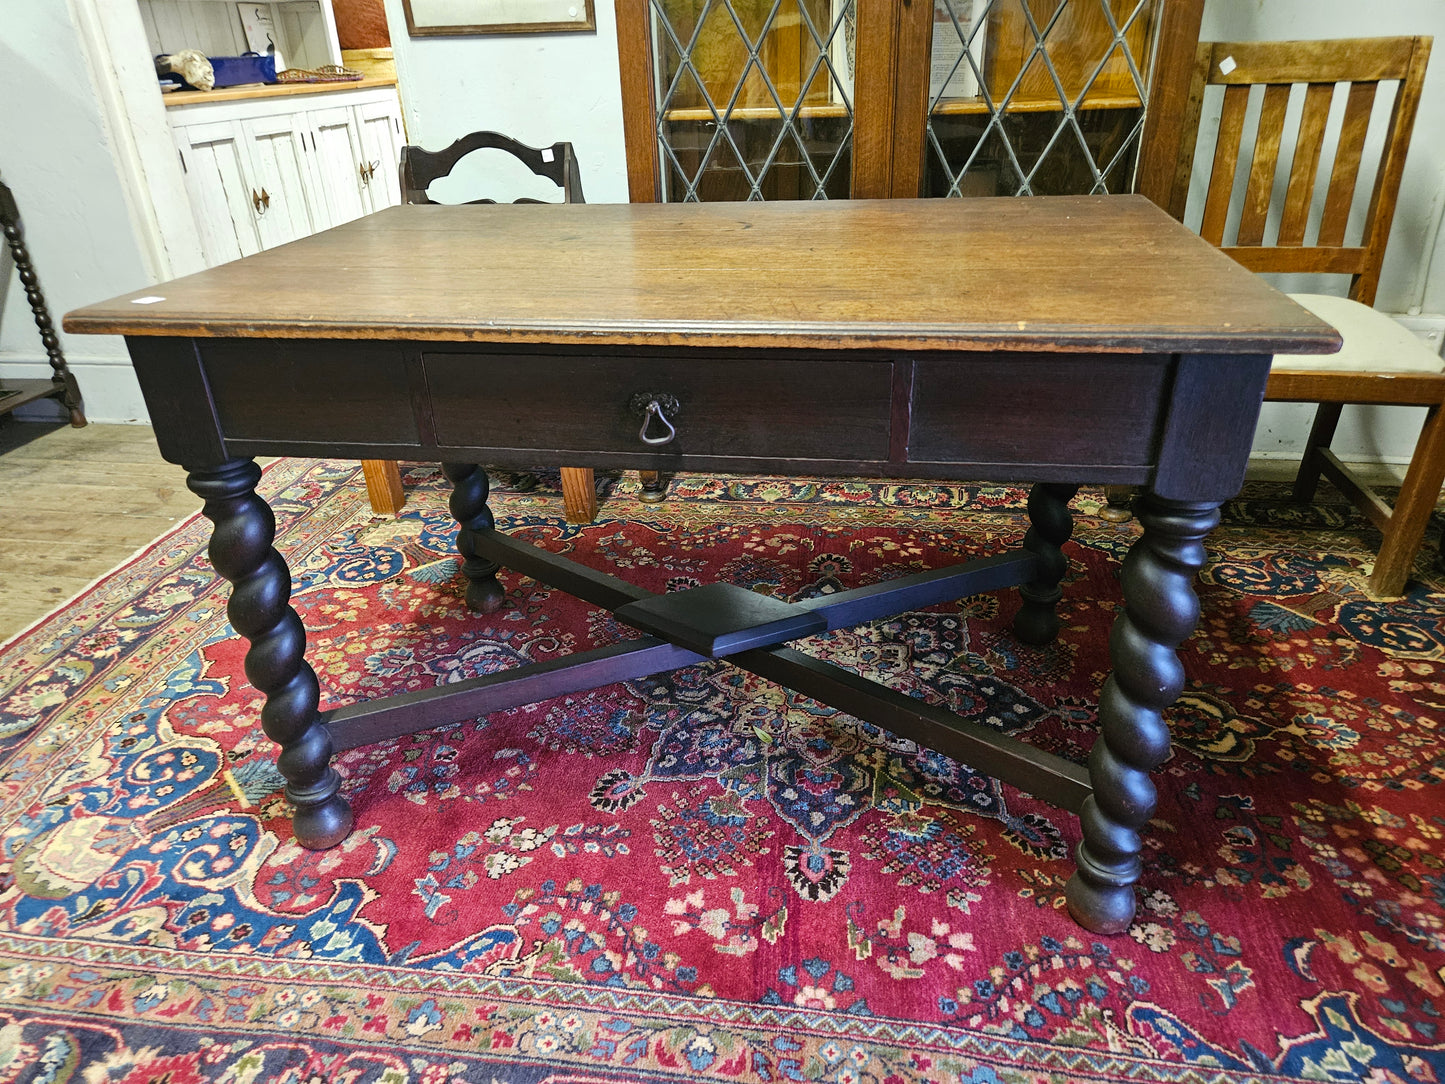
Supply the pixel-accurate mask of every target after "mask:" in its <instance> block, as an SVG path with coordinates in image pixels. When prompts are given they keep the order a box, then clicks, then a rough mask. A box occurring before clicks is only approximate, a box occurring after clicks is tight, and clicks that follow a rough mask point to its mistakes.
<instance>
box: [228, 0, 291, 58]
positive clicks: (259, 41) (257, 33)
mask: <svg viewBox="0 0 1445 1084" xmlns="http://www.w3.org/2000/svg"><path fill="white" fill-rule="evenodd" d="M236 10H237V11H239V12H240V13H241V29H243V30H244V31H245V32H246V44H247V45H248V46H249V47H250V50H251V52H253V53H260V54H261V55H262V56H267V55H273V56H275V58H276V70H277V71H278V72H280V71H285V70H286V62H285V61H284V60H283V59H282V58H281V47H280V45H278V44H277V42H276V25H275V23H274V22H272V20H271V9H270V8H269V7H268V6H266V5H265V4H254V3H253V4H237V5H236Z"/></svg>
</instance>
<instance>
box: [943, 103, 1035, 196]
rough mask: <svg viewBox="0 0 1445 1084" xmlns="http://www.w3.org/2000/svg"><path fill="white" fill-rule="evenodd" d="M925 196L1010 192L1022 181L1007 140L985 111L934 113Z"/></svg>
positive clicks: (1000, 193) (994, 194)
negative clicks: (944, 114)
mask: <svg viewBox="0 0 1445 1084" xmlns="http://www.w3.org/2000/svg"><path fill="white" fill-rule="evenodd" d="M929 136H930V138H929V146H928V158H927V169H926V172H925V175H924V182H923V183H924V187H923V194H924V195H925V196H1012V195H1016V194H1017V193H1018V191H1019V189H1020V187H1021V186H1022V184H1023V176H1022V174H1020V173H1019V170H1018V166H1017V163H1016V162H1015V161H1014V157H1013V153H1012V151H1011V149H1010V147H1009V145H1008V142H1007V141H1006V140H1005V139H1004V138H1003V135H1002V133H1001V132H1000V131H999V129H998V127H997V126H996V125H994V124H992V123H991V122H990V118H989V116H988V114H987V113H983V114H978V113H974V114H958V115H952V116H935V117H934V118H933V121H932V123H931V125H930V132H929Z"/></svg>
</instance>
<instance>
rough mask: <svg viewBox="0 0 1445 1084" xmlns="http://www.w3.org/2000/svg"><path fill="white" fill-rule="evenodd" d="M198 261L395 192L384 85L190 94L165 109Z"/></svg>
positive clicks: (215, 260) (344, 217)
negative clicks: (228, 97)
mask: <svg viewBox="0 0 1445 1084" xmlns="http://www.w3.org/2000/svg"><path fill="white" fill-rule="evenodd" d="M168 114H169V117H170V125H171V132H172V134H173V136H174V138H175V143H176V150H177V152H178V153H179V155H180V160H181V168H182V170H183V173H184V180H185V186H186V193H187V195H188V196H189V197H190V203H191V212H192V215H193V216H194V218H195V220H196V231H197V234H198V236H199V239H200V243H201V250H202V253H203V255H204V257H205V260H206V263H207V264H208V265H211V266H214V265H215V264H219V263H225V262H227V261H229V260H235V259H239V258H240V257H242V256H249V255H250V254H252V253H253V252H258V251H260V250H261V249H264V248H271V247H273V246H275V245H280V244H285V243H286V242H287V241H292V240H295V239H296V238H298V237H304V236H305V235H307V234H310V233H316V232H317V231H319V230H324V229H328V228H330V227H331V226H337V225H340V224H341V223H343V222H349V221H351V220H352V219H354V218H360V217H361V216H362V215H365V214H370V213H371V212H372V211H379V210H381V209H382V208H384V207H390V206H393V205H395V204H397V203H400V202H401V191H400V186H399V184H398V181H397V162H398V161H399V159H400V157H401V148H402V145H403V144H404V143H405V142H406V140H405V137H404V135H403V130H402V121H401V106H400V103H399V101H398V99H397V95H396V90H395V88H393V87H369V88H365V89H361V90H330V91H326V92H317V93H315V94H287V95H285V96H280V97H257V98H243V99H239V100H233V101H216V102H204V101H203V102H196V103H194V104H187V105H184V106H178V107H176V108H174V109H171V110H168Z"/></svg>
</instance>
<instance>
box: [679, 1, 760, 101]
mask: <svg viewBox="0 0 1445 1084" xmlns="http://www.w3.org/2000/svg"><path fill="white" fill-rule="evenodd" d="M755 2H756V0H755ZM739 6H740V7H746V6H748V5H747V4H746V3H744V2H743V0H739ZM733 14H734V13H733V9H732V8H731V6H730V5H728V4H726V3H717V2H715V3H712V4H710V5H709V6H708V8H707V11H706V12H705V13H704V14H703V16H702V25H701V26H700V27H699V28H698V32H697V37H696V39H695V40H694V43H693V45H692V50H691V53H690V60H691V61H692V66H693V67H694V68H696V69H697V73H698V76H699V77H700V78H701V80H702V83H703V86H704V87H706V88H707V92H708V94H709V95H711V96H712V100H713V101H714V102H715V103H716V104H717V105H718V107H719V108H721V107H722V105H723V104H724V103H725V102H728V101H731V100H732V99H733V95H734V93H735V92H738V91H739V90H740V88H739V84H743V86H742V88H741V92H740V93H739V97H738V101H737V104H739V105H742V106H750V105H762V104H763V103H764V101H765V100H766V97H767V95H766V92H765V90H764V87H763V84H762V82H761V81H760V80H758V79H757V78H755V77H754V78H752V79H749V77H750V76H755V73H754V71H753V67H752V63H751V61H750V59H749V51H750V49H749V44H748V41H747V39H745V38H744V37H743V35H742V34H741V33H740V32H739V30H738V23H737V20H736V19H734V17H733Z"/></svg>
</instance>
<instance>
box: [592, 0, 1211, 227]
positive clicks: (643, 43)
mask: <svg viewBox="0 0 1445 1084" xmlns="http://www.w3.org/2000/svg"><path fill="white" fill-rule="evenodd" d="M614 2H615V9H616V14H617V52H618V61H619V67H620V70H621V79H622V117H623V131H624V136H625V140H626V146H627V182H628V193H629V196H630V199H631V201H632V202H633V203H654V202H657V201H659V200H661V199H662V173H661V165H660V162H659V157H658V149H657V131H658V113H657V98H656V92H655V88H654V87H653V77H654V72H655V70H656V66H655V57H654V53H653V48H652V39H651V25H652V21H651V18H650V13H649V8H650V6H651V0H614ZM1203 10H1204V0H1160V3H1159V12H1158V14H1157V16H1156V17H1157V18H1158V19H1159V20H1160V26H1159V34H1158V37H1157V39H1156V45H1155V61H1154V63H1153V65H1152V76H1151V85H1150V107H1149V110H1148V112H1147V114H1146V118H1145V130H1144V134H1143V138H1142V141H1141V145H1140V156H1139V166H1138V169H1137V171H1136V186H1135V189H1134V190H1135V191H1139V192H1141V193H1143V194H1145V195H1149V196H1150V197H1151V198H1152V199H1154V200H1155V202H1156V203H1160V204H1161V205H1162V204H1163V203H1164V202H1165V200H1166V199H1167V196H1168V186H1169V184H1170V183H1172V181H1173V168H1174V161H1175V156H1176V154H1177V151H1178V146H1179V138H1180V126H1181V124H1182V120H1183V114H1184V106H1185V102H1186V99H1187V97H1188V92H1189V81H1190V75H1191V73H1192V61H1193V56H1194V48H1195V44H1196V43H1197V42H1198V40H1199V27H1200V22H1201V19H1202V16H1203ZM855 12H856V15H855V20H856V27H857V30H856V41H857V50H856V54H855V56H856V65H857V66H856V68H855V70H854V73H853V79H854V94H853V103H854V105H853V155H852V175H851V195H852V196H853V198H855V199H880V198H892V199H899V198H910V197H914V196H917V195H919V194H920V193H921V191H922V185H923V176H924V159H925V152H926V148H927V140H928V92H929V85H928V83H929V80H928V57H929V55H930V52H931V50H932V46H933V4H932V3H931V2H929V0H855ZM1166 173H1167V177H1166V176H1165V174H1166ZM1156 194H1157V195H1156Z"/></svg>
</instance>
